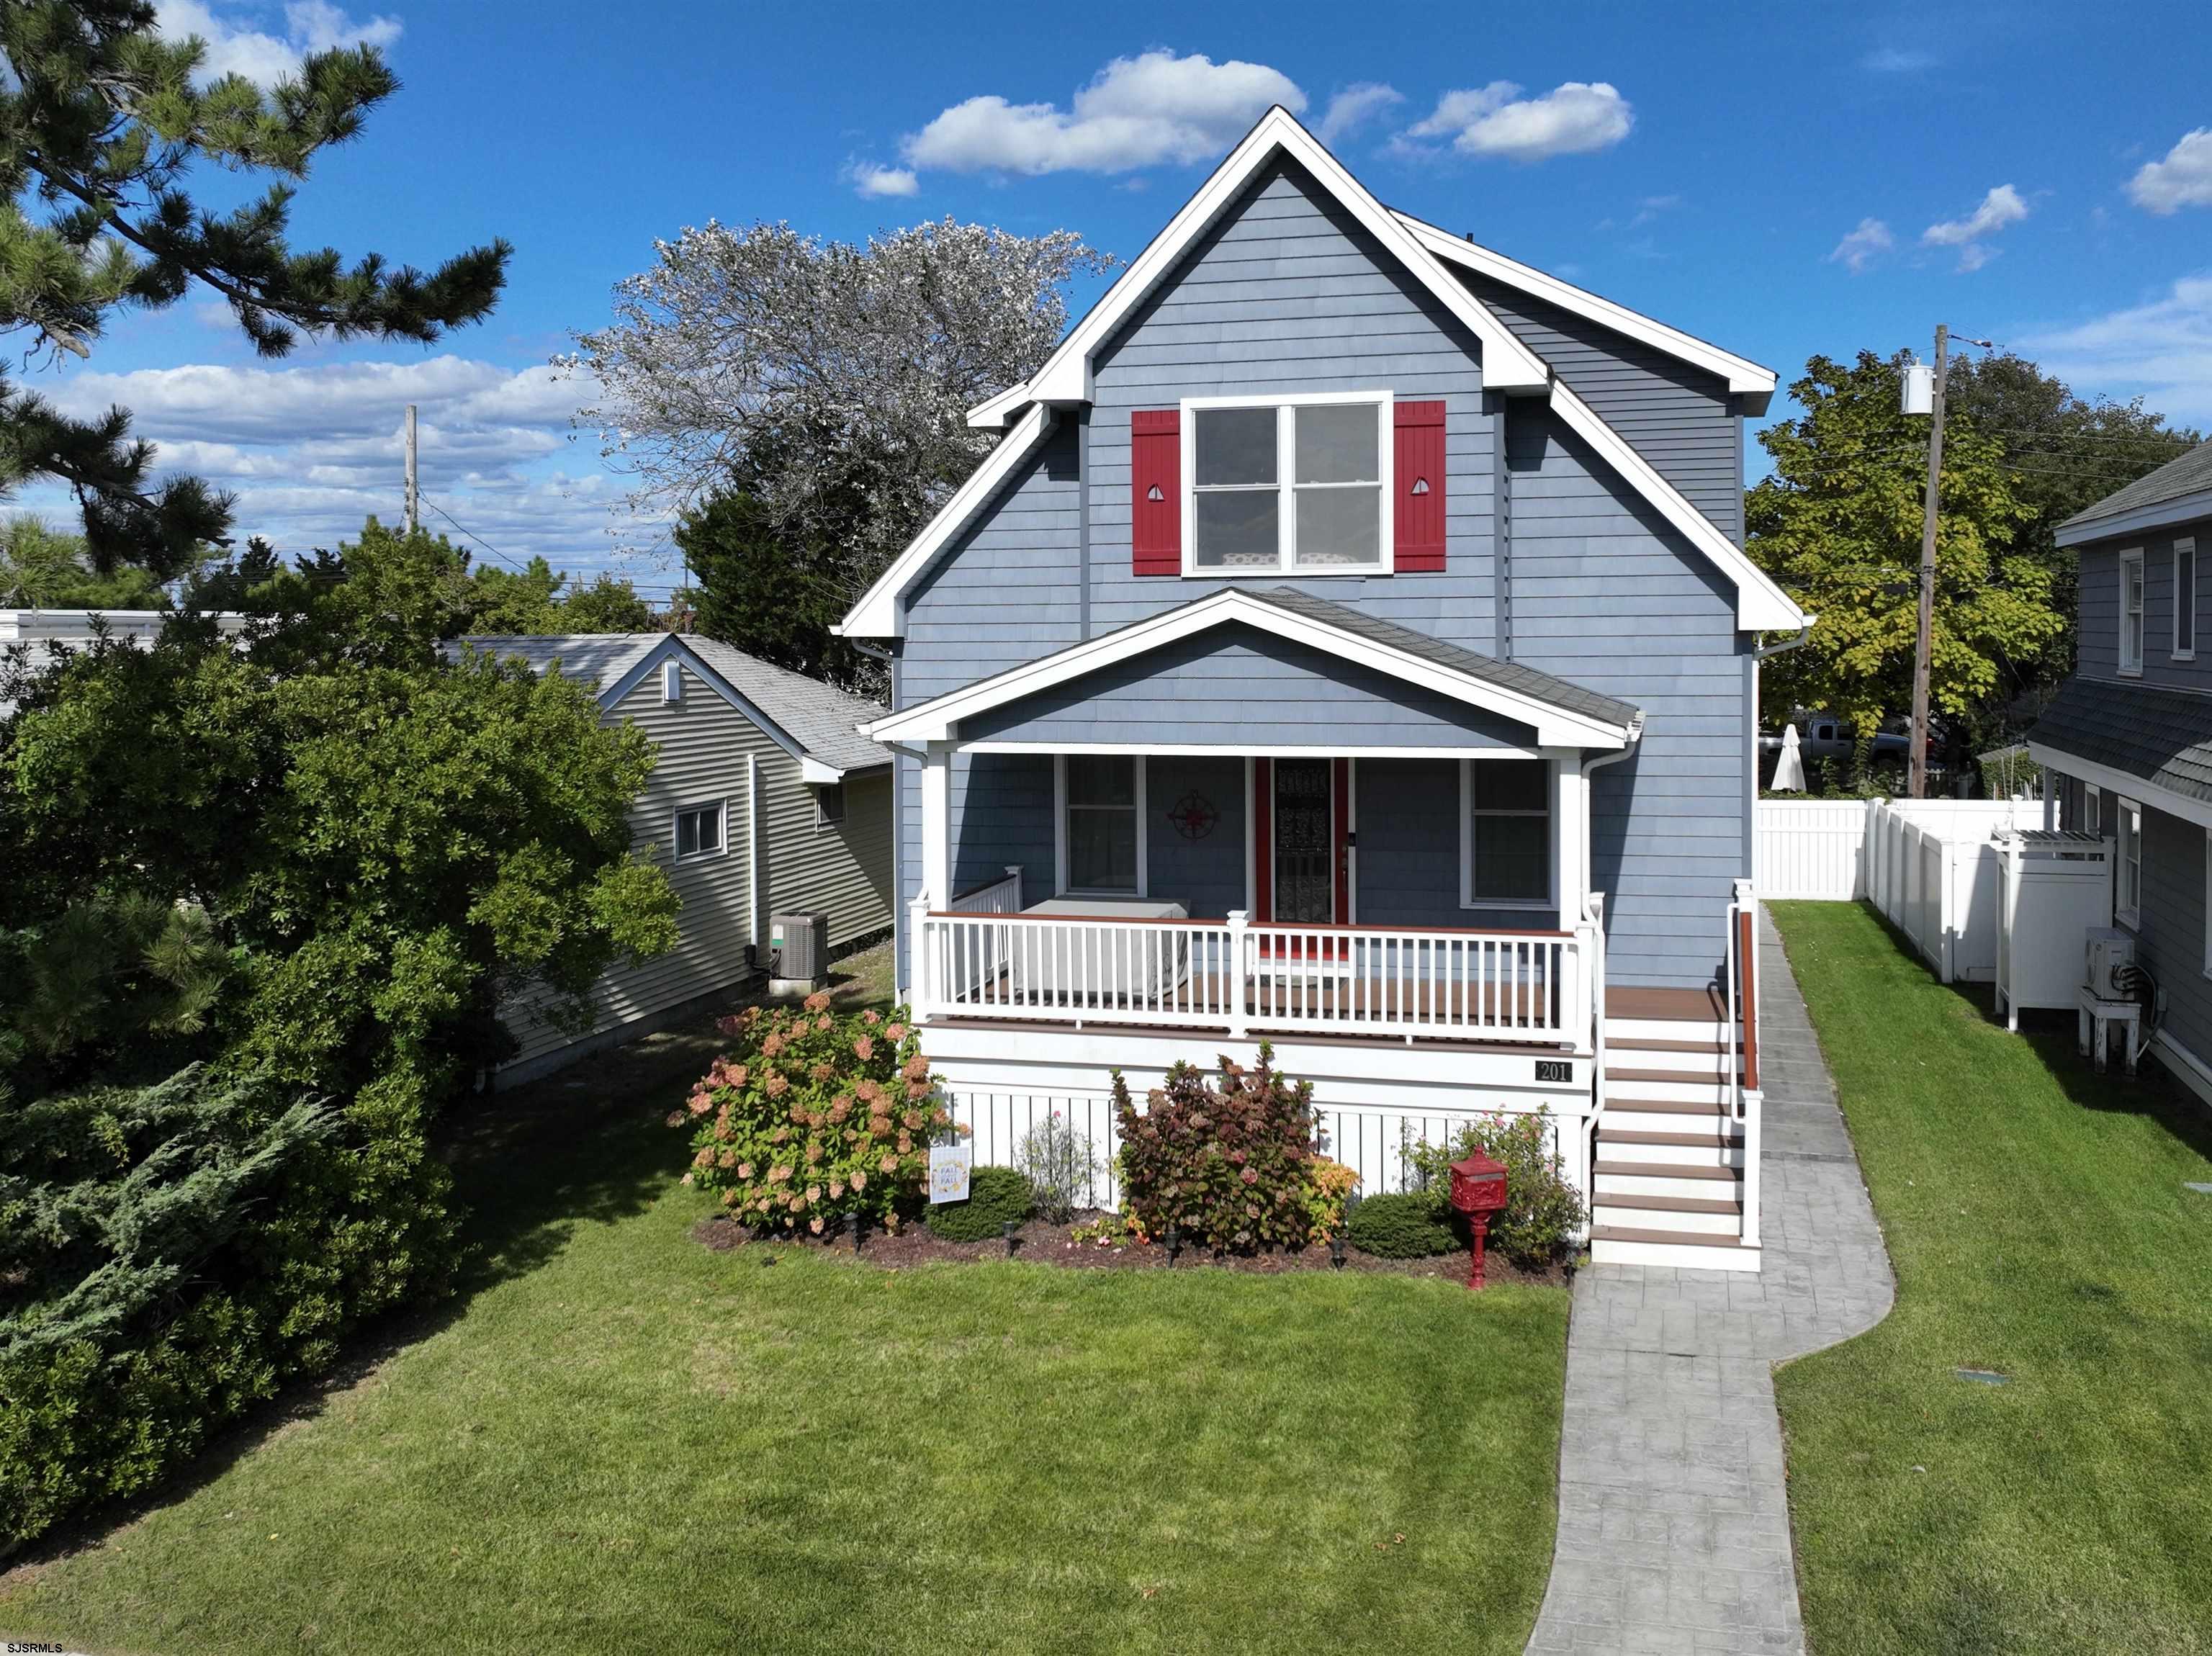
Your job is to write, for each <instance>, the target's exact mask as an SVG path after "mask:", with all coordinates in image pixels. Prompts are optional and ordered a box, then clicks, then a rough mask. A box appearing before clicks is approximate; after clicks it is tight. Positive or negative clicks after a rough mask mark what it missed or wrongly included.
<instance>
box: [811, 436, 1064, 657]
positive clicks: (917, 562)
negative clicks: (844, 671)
mask: <svg viewBox="0 0 2212 1656" xmlns="http://www.w3.org/2000/svg"><path fill="white" fill-rule="evenodd" d="M1053 423H1054V421H1053V416H1052V415H1051V413H1050V412H1049V411H1048V410H1047V409H1041V408H1033V409H1030V411H1029V412H1028V413H1027V414H1025V415H1024V416H1022V419H1021V423H1020V424H1018V425H1017V426H1016V427H1015V428H1013V430H1012V431H1011V432H1009V433H1008V434H1006V437H1005V438H1004V439H1002V440H1000V444H999V446H998V447H996V448H994V449H993V450H992V451H991V452H990V453H988V454H987V455H986V456H984V458H983V464H981V465H979V466H977V467H976V468H975V470H974V471H972V472H970V473H969V475H968V481H967V482H964V483H963V484H961V485H960V487H959V488H957V489H955V490H954V491H953V492H952V498H951V500H947V501H946V502H945V504H944V506H943V507H940V508H939V511H938V513H937V515H936V516H935V517H934V518H932V519H930V520H929V525H928V527H927V528H925V529H924V530H923V531H921V534H919V535H917V536H915V537H914V539H913V540H911V541H909V542H908V543H907V548H906V550H905V551H903V552H902V553H900V554H899V555H898V556H897V557H896V558H894V559H893V560H892V561H891V565H890V568H888V569H886V570H884V573H882V574H880V575H878V577H877V578H876V584H875V585H873V586H871V587H870V588H869V589H868V590H867V591H866V592H864V593H862V594H861V595H860V602H859V603H857V604H854V606H853V607H852V609H850V610H848V611H847V612H846V615H845V619H844V620H842V621H841V622H838V623H837V626H836V632H837V633H838V634H839V635H841V636H842V637H845V638H903V637H904V636H905V635H906V609H905V606H904V605H903V604H900V602H899V599H900V598H901V597H904V596H905V593H906V589H907V588H908V586H909V585H912V584H913V583H914V581H915V579H917V578H918V577H919V576H920V575H921V573H922V572H923V571H924V570H926V569H927V568H928V567H929V564H930V561H931V560H932V559H933V558H935V557H936V555H938V553H939V552H940V551H942V550H943V549H945V545H946V544H947V543H949V542H951V539H952V537H954V536H955V535H957V534H958V533H959V532H960V531H962V530H963V529H964V528H966V527H967V526H968V520H969V519H971V518H973V517H974V516H975V513H977V512H979V511H981V509H982V508H983V507H984V506H986V505H987V504H988V502H989V501H990V500H991V497H992V496H993V495H994V494H997V493H998V492H999V489H1000V486H1001V485H1002V484H1004V483H1005V482H1006V479H1007V478H1008V477H1009V476H1012V474H1013V471H1014V469H1015V468H1016V467H1017V466H1018V465H1019V464H1021V463H1022V462H1023V461H1024V460H1026V459H1027V458H1029V457H1030V455H1031V454H1032V453H1034V452H1036V449H1037V447H1038V446H1039V445H1040V444H1042V442H1043V441H1044V439H1045V434H1047V433H1048V431H1050V430H1051V429H1052V427H1053Z"/></svg>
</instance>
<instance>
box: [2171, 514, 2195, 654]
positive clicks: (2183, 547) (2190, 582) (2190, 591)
mask: <svg viewBox="0 0 2212 1656" xmlns="http://www.w3.org/2000/svg"><path fill="white" fill-rule="evenodd" d="M2184 558H2187V559H2188V560H2189V579H2187V580H2186V581H2185V580H2183V579H2181V561H2182V560H2183V559H2184ZM2184 604H2186V605H2187V606H2188V608H2187V609H2186V610H2184V609H2183V607H2182V606H2183V605H2184ZM2184 615H2187V616H2188V617H2189V642H2188V644H2187V645H2186V646H2185V645H2184V644H2183V643H2182V641H2181V617H2182V616H2184ZM2171 653H2172V658H2173V659H2174V660H2176V661H2194V660H2196V659H2197V537H2195V536H2194V535H2177V536H2176V537H2174V541H2173V648H2172V652H2171Z"/></svg>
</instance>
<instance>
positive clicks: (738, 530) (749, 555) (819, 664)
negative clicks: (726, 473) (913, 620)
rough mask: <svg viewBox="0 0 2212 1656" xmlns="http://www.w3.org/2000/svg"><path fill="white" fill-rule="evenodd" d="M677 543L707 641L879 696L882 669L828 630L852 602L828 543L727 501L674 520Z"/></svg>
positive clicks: (753, 504) (758, 508)
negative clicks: (718, 641)
mask: <svg viewBox="0 0 2212 1656" xmlns="http://www.w3.org/2000/svg"><path fill="white" fill-rule="evenodd" d="M676 544H677V545H678V546H679V547H680V548H682V549H683V551H684V566H685V567H687V568H688V569H689V570H690V573H691V579H692V580H693V581H694V582H695V583H696V588H695V590H694V591H693V592H692V595H691V596H692V599H693V602H694V604H695V606H696V624H697V627H698V629H699V631H701V632H702V633H704V634H706V635H707V636H708V638H714V639H720V640H722V641H723V642H724V643H726V644H733V645H735V646H738V648H739V649H741V650H744V651H747V652H750V653H751V654H753V655H757V656H758V657H760V658H761V659H763V661H769V662H773V663H775V664H776V665H777V666H779V667H787V668H789V669H790V670H792V671H793V672H795V673H805V675H806V676H808V677H810V678H819V679H826V680H828V681H829V682H831V683H833V684H843V685H847V686H848V687H851V688H855V689H861V690H873V689H877V688H880V687H881V685H882V682H883V680H884V671H883V669H882V667H881V666H880V665H879V664H878V663H877V662H876V661H874V660H873V659H872V658H870V657H868V656H866V654H864V653H862V652H860V651H859V650H856V649H854V647H853V646H852V645H851V644H850V643H849V642H848V641H847V640H844V639H842V638H840V637H838V636H837V634H836V632H835V631H834V630H833V629H834V628H836V624H837V622H838V621H839V620H840V619H842V616H844V613H845V611H846V610H847V609H848V607H850V605H851V604H852V601H853V594H852V591H851V590H850V588H849V586H848V583H847V581H846V579H845V574H844V568H843V561H842V557H841V556H840V555H839V552H838V549H837V545H836V541H835V540H834V539H829V538H819V537H815V536H812V535H810V534H805V533H801V532H799V531H794V530H787V529H783V528H780V527H779V525H778V524H777V520H776V515H775V512H774V511H773V510H772V509H771V508H769V507H765V506H763V504H762V503H761V502H760V501H759V500H757V499H756V498H755V497H754V496H752V495H751V494H742V493H731V494H718V495H716V496H715V497H714V499H712V500H708V502H707V503H706V504H705V505H704V506H702V507H698V508H697V509H696V510H695V511H691V512H687V513H684V515H683V517H681V518H680V519H678V520H677V525H676Z"/></svg>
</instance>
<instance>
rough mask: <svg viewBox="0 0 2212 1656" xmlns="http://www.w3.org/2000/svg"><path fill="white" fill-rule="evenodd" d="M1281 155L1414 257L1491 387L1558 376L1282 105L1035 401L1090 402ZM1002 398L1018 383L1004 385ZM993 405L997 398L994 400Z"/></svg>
mask: <svg viewBox="0 0 2212 1656" xmlns="http://www.w3.org/2000/svg"><path fill="white" fill-rule="evenodd" d="M1278 153H1280V154H1283V155H1288V156H1289V157H1290V158H1291V159H1292V160H1293V161H1297V162H1298V163H1299V164H1300V165H1301V166H1302V167H1304V168H1305V170H1306V171H1307V172H1308V173H1311V174H1312V175H1313V178H1314V180H1315V181H1316V183H1317V184H1319V185H1320V186H1321V187H1322V189H1323V190H1324V191H1328V194H1329V195H1331V196H1332V197H1334V198H1335V200H1336V202H1337V203H1338V205H1340V206H1341V207H1342V208H1343V209H1345V210H1346V212H1348V213H1349V214H1350V215H1352V218H1353V219H1355V220H1356V221H1358V223H1359V225H1360V226H1361V227H1362V228H1364V229H1365V230H1366V231H1367V232H1368V233H1369V234H1370V235H1372V236H1374V238H1375V239H1376V240H1377V241H1379V242H1381V243H1382V244H1383V247H1384V248H1385V249H1386V250H1387V251H1389V252H1393V253H1395V254H1396V255H1397V256H1398V258H1400V259H1401V261H1402V262H1403V263H1404V264H1405V266H1406V268H1407V270H1408V271H1409V272H1410V273H1411V274H1412V275H1413V278H1414V279H1415V280H1416V281H1418V282H1420V283H1421V285H1422V286H1423V287H1425V288H1427V289H1428V290H1429V292H1430V293H1431V294H1432V295H1433V296H1434V297H1435V298H1436V300H1437V301H1438V302H1439V303H1440V304H1442V305H1443V307H1444V309H1445V310H1446V311H1448V312H1450V314H1451V315H1452V316H1453V317H1454V318H1455V319H1457V320H1458V321H1459V322H1460V323H1461V324H1462V325H1463V326H1465V327H1466V328H1467V329H1468V331H1470V332H1472V333H1473V334H1474V336H1475V337H1477V338H1478V339H1479V340H1480V341H1481V343H1482V383H1483V388H1484V389H1485V390H1486V391H1542V390H1543V389H1544V387H1545V386H1546V385H1547V384H1549V383H1550V380H1551V371H1550V370H1549V369H1548V368H1547V367H1546V366H1545V365H1544V363H1543V361H1542V360H1541V358H1539V357H1538V356H1537V355H1536V354H1535V353H1534V351H1532V350H1530V349H1528V347H1527V346H1525V345H1523V344H1522V343H1521V342H1520V341H1519V340H1518V339H1516V338H1515V337H1513V335H1512V333H1511V332H1510V331H1509V330H1508V329H1507V328H1506V327H1505V326H1504V324H1503V323H1501V322H1499V321H1498V318H1496V317H1495V316H1493V315H1492V314H1491V312H1490V311H1489V310H1488V308H1487V307H1486V306H1484V305H1482V304H1481V303H1480V301H1479V300H1476V299H1475V297H1474V295H1473V294H1470V293H1469V292H1468V290H1467V287H1466V285H1465V284H1464V283H1462V282H1459V281H1458V280H1456V279H1455V277H1454V276H1452V275H1451V274H1450V272H1449V271H1447V270H1444V269H1443V266H1441V265H1440V264H1437V262H1436V260H1435V259H1433V258H1430V257H1429V256H1428V254H1427V253H1426V252H1424V251H1423V249H1422V247H1421V244H1420V243H1419V241H1418V240H1415V239H1414V236H1413V232H1412V231H1410V230H1408V229H1407V227H1405V226H1404V225H1403V224H1401V223H1400V222H1399V221H1398V218H1397V215H1395V214H1394V213H1392V212H1391V211H1390V210H1389V209H1388V208H1386V207H1384V206H1383V203H1381V202H1379V201H1377V200H1376V199H1375V197H1373V196H1372V195H1370V194H1369V193H1368V191H1367V189H1366V186H1365V185H1362V184H1361V183H1360V182H1359V180H1358V179H1355V178H1353V177H1352V174H1351V173H1348V172H1346V170H1345V167H1344V164H1343V163H1342V162H1341V161H1338V160H1337V159H1336V157H1335V156H1334V155H1330V154H1329V153H1328V150H1327V149H1324V148H1323V147H1322V143H1321V141H1320V140H1319V139H1317V138H1316V137H1315V136H1313V135H1312V134H1311V133H1310V132H1308V131H1307V130H1305V128H1304V127H1303V126H1301V125H1299V124H1298V123H1297V118H1295V117H1293V116H1292V115H1291V112H1289V111H1288V110H1286V109H1284V108H1283V107H1282V106H1280V105H1278V106H1275V107H1274V108H1273V109H1270V110H1269V111H1268V112H1267V113H1266V114H1265V115H1262V116H1261V118H1260V119H1259V122H1258V124H1255V126H1254V127H1253V129H1252V130H1251V131H1249V133H1247V134H1245V136H1244V140H1243V143H1239V144H1238V145H1237V148H1236V149H1232V150H1231V151H1230V152H1229V155H1228V158H1227V159H1226V160H1225V161H1223V162H1222V163H1221V165H1220V166H1219V167H1216V168H1215V169H1214V172H1213V176H1212V177H1211V178H1209V179H1206V182H1205V183H1204V184H1202V185H1200V186H1199V188H1198V191H1197V193H1196V194H1194V196H1192V197H1191V198H1190V199H1189V200H1188V201H1187V202H1185V203H1183V206H1182V211H1181V212H1179V213H1177V214H1176V215H1175V216H1174V217H1173V218H1172V219H1170V220H1169V221H1168V223H1167V227H1166V228H1165V229H1164V230H1162V231H1161V232H1160V233H1159V234H1158V235H1157V236H1155V237H1153V238H1152V242H1151V244H1150V245H1149V246H1146V249H1145V251H1144V252H1141V253H1139V254H1138V255H1137V257H1136V258H1135V259H1134V260H1133V261H1132V262H1131V264H1130V265H1129V268H1128V269H1127V270H1125V271H1123V272H1122V274H1121V280H1120V281H1118V282H1115V284H1114V285H1113V286H1112V287H1111V288H1109V289H1107V291H1106V295H1105V297H1104V298H1103V299H1101V300H1099V301H1098V303H1097V304H1096V305H1094V306H1091V310H1090V312H1089V313H1088V314H1087V315H1085V317H1084V318H1083V320H1082V321H1080V322H1079V323H1077V324H1076V325H1075V326H1074V328H1073V330H1071V331H1069V333H1068V335H1067V337H1066V338H1065V339H1063V340H1061V341H1060V346H1059V349H1056V350H1054V352H1053V354H1052V355H1050V356H1049V357H1048V358H1046V359H1045V363H1044V366H1043V367H1041V368H1039V369H1038V370H1037V371H1036V373H1033V374H1031V375H1030V379H1029V383H1028V385H1026V386H1025V387H1024V392H1025V394H1026V396H1027V397H1029V398H1030V400H1031V401H1034V402H1038V403H1088V402H1090V401H1091V356H1092V355H1093V354H1094V353H1095V352H1097V350H1098V349H1099V348H1100V347H1102V346H1103V345H1104V344H1106V343H1108V341H1109V340H1110V339H1111V338H1112V337H1113V336H1114V335H1115V333H1116V332H1117V331H1119V330H1120V328H1121V324H1122V323H1123V322H1124V321H1126V320H1127V318H1129V316H1130V315H1131V314H1133V312H1135V311H1136V309H1137V307H1138V306H1139V305H1141V304H1142V303H1143V302H1144V301H1145V300H1146V299H1148V298H1149V297H1151V295H1152V290H1153V289H1154V288H1157V287H1158V286H1159V284H1160V283H1161V282H1164V281H1165V280H1166V279H1167V278H1168V277H1169V276H1171V275H1173V274H1174V272H1175V270H1176V266H1177V265H1179V264H1182V259H1183V256H1184V254H1186V253H1187V252H1189V251H1190V249H1191V247H1192V246H1194V245H1195V244H1196V243H1197V241H1198V240H1199V239H1200V237H1201V236H1203V235H1204V234H1206V232H1207V231H1208V230H1209V229H1211V228H1212V226H1213V224H1214V221H1216V220H1217V219H1218V218H1219V217H1220V216H1221V215H1223V214H1224V213H1225V212H1226V211H1228V209H1230V208H1231V207H1232V206H1233V205H1235V203H1236V201H1237V197H1239V196H1241V195H1242V194H1243V192H1244V190H1245V187H1246V186H1247V185H1249V184H1250V183H1251V181H1252V180H1253V179H1255V178H1256V177H1257V176H1258V175H1259V173H1260V171H1261V168H1262V167H1266V166H1267V164H1268V163H1269V162H1270V161H1273V160H1274V158H1275V156H1276V155H1277V154H1278ZM1010 396H1012V392H1011V391H1005V392H1001V393H1000V397H1010ZM986 406H987V405H986Z"/></svg>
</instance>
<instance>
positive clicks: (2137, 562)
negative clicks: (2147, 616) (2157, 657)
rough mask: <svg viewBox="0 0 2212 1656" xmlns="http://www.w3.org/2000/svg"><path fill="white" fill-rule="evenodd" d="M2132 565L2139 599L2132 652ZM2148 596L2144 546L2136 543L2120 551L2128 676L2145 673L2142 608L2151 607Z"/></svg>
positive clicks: (2122, 638)
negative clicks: (2130, 578)
mask: <svg viewBox="0 0 2212 1656" xmlns="http://www.w3.org/2000/svg"><path fill="white" fill-rule="evenodd" d="M2130 567H2132V568H2133V570H2134V581H2133V585H2134V588H2135V599H2136V610H2135V616H2134V620H2135V627H2134V639H2133V643H2134V646H2135V648H2134V649H2133V651H2132V652H2131V651H2130V649H2129V647H2128V646H2129V643H2130V638H2129V626H2128V622H2129V616H2128V588H2129V585H2130V581H2129V571H2130ZM2147 597H2148V595H2147V594H2146V593H2145V591H2144V590H2143V555H2142V548H2141V547H2136V548H2135V549H2133V550H2131V551H2127V552H2123V553H2121V554H2120V671H2121V673H2122V675H2123V676H2126V677H2128V678H2141V677H2142V670H2143V644H2144V642H2145V640H2144V636H2143V634H2144V625H2143V612H2144V610H2145V609H2146V608H2147V607H2148V606H2147Z"/></svg>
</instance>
